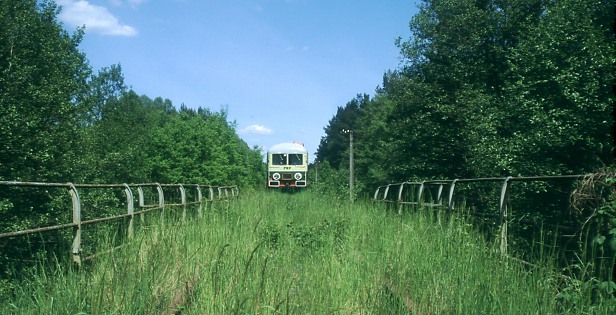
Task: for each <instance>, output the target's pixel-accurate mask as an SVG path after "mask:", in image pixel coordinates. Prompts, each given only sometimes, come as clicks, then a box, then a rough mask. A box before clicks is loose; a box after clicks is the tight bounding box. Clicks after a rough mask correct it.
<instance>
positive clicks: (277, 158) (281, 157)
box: [272, 154, 287, 165]
mask: <svg viewBox="0 0 616 315" xmlns="http://www.w3.org/2000/svg"><path fill="white" fill-rule="evenodd" d="M272 165H287V155H286V154H272Z"/></svg>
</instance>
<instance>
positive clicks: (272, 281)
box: [0, 192, 616, 314]
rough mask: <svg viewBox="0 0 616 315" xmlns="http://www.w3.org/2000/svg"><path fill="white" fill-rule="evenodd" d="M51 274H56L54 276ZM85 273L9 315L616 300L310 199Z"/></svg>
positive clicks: (239, 209) (424, 219)
mask: <svg viewBox="0 0 616 315" xmlns="http://www.w3.org/2000/svg"><path fill="white" fill-rule="evenodd" d="M50 269H53V271H49V270H50ZM85 269H87V272H84V271H81V272H74V271H71V270H66V268H63V267H58V266H56V267H55V268H49V266H46V267H43V268H41V270H47V271H44V272H43V271H40V272H38V273H37V274H36V276H35V277H34V278H33V279H34V280H32V281H28V282H26V283H24V285H23V286H21V289H20V291H19V292H17V295H16V297H15V298H14V300H12V301H8V303H0V313H2V314H5V313H6V314H10V313H15V314H35V313H36V314H78V313H81V314H161V313H163V312H165V310H166V309H168V308H170V307H171V308H172V309H173V310H174V311H178V310H181V311H182V314H228V313H250V314H258V313H263V314H276V313H282V314H325V313H327V314H329V313H340V314H391V313H394V314H395V313H409V312H410V313H416V314H532V313H534V314H566V313H570V314H579V313H598V314H610V313H614V310H616V306H615V304H614V300H613V299H612V300H607V301H606V300H603V301H600V303H598V302H597V301H595V302H594V304H592V303H593V302H591V294H590V293H589V292H587V291H584V290H581V289H580V290H577V289H571V287H569V288H567V290H564V291H563V290H562V288H561V289H559V288H557V284H558V283H559V279H560V278H559V277H558V276H556V275H555V274H552V273H550V272H547V271H542V270H533V271H530V270H528V269H526V268H524V267H523V266H520V265H518V264H517V263H515V262H513V261H507V260H503V259H501V258H500V256H499V254H498V251H497V250H496V249H494V247H493V246H491V245H490V244H486V243H485V242H484V241H482V237H480V236H478V235H477V234H476V233H475V232H473V231H472V229H471V228H470V226H469V225H468V224H464V223H463V222H461V221H460V220H456V219H454V220H451V221H448V223H446V224H440V225H439V224H435V221H434V218H431V217H430V216H429V215H422V214H418V213H415V214H406V215H395V214H392V213H386V212H385V211H383V209H377V208H373V207H371V206H369V205H368V204H365V203H361V202H357V203H355V204H354V205H352V206H351V205H349V204H347V203H346V200H344V201H342V200H336V199H334V198H329V197H323V196H317V195H314V194H312V193H310V192H304V193H300V194H294V195H287V194H279V193H274V192H272V193H266V194H262V193H261V194H256V193H255V194H244V195H242V197H241V199H240V200H237V201H234V202H232V203H231V204H230V205H228V206H226V207H225V206H224V205H222V204H221V205H218V206H217V207H216V208H215V209H212V210H209V211H208V212H207V213H205V214H204V216H203V218H201V219H199V220H197V219H193V220H188V221H187V222H185V223H181V222H178V223H176V224H175V225H173V226H172V225H171V224H168V225H167V227H166V228H165V229H160V228H151V229H147V230H145V231H143V232H140V233H138V236H137V237H136V240H135V241H134V242H132V243H131V244H129V245H128V246H126V247H124V248H123V249H121V250H120V251H117V252H115V253H114V254H112V255H106V256H102V257H101V258H99V259H97V260H96V261H95V262H94V263H93V265H91V266H89V267H87V268H85Z"/></svg>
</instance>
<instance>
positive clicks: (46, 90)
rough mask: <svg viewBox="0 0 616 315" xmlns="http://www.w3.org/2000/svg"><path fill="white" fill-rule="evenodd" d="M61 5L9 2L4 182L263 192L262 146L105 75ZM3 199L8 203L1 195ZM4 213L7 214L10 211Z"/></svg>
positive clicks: (0, 175) (1, 122)
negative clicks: (65, 20) (69, 27)
mask: <svg viewBox="0 0 616 315" xmlns="http://www.w3.org/2000/svg"><path fill="white" fill-rule="evenodd" d="M58 13H59V9H58V6H57V5H56V4H55V3H54V2H53V1H35V0H24V1H0V180H15V181H39V182H68V181H70V182H75V183H124V182H126V183H141V182H161V183H198V184H206V185H207V184H210V185H231V184H232V185H242V186H254V185H257V184H258V183H260V182H261V181H262V177H263V175H262V174H263V173H262V172H263V168H264V165H263V162H262V157H261V152H260V149H258V148H250V147H248V145H247V144H246V143H245V142H244V141H242V140H241V139H240V138H239V137H238V135H237V134H236V132H235V125H234V123H231V122H229V121H228V118H227V113H226V110H225V109H221V110H220V111H218V112H212V111H210V110H208V109H204V108H198V109H196V110H194V109H191V108H187V107H186V106H184V105H182V106H181V107H180V108H179V109H177V108H175V107H174V106H173V104H172V103H171V101H169V100H168V99H162V98H160V97H157V98H155V99H151V98H149V97H147V96H139V95H138V94H137V93H135V92H134V91H132V90H130V89H129V88H128V87H127V85H126V84H125V83H124V77H123V74H122V69H121V66H120V65H111V66H109V67H105V68H103V69H100V70H99V71H97V72H96V73H95V72H94V71H93V70H92V69H91V66H90V65H89V64H88V60H87V58H86V56H85V54H84V53H83V52H81V51H80V50H79V47H78V46H79V44H80V42H81V40H82V37H83V35H84V30H83V29H77V30H76V31H75V32H74V33H73V34H69V33H67V31H65V30H64V29H63V27H62V25H61V23H60V22H58V20H57V15H58ZM1 197H2V196H1V195H0V199H1ZM0 210H1V209H0Z"/></svg>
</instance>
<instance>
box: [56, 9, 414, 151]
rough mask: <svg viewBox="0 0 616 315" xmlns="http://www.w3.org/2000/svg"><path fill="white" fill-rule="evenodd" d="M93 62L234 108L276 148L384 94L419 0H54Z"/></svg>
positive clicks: (312, 147) (308, 139) (194, 100)
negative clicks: (343, 109) (381, 88)
mask: <svg viewBox="0 0 616 315" xmlns="http://www.w3.org/2000/svg"><path fill="white" fill-rule="evenodd" d="M56 2H57V3H58V4H59V5H61V6H62V7H63V11H62V13H61V14H60V16H59V18H60V20H61V21H62V22H63V23H64V25H65V27H66V28H67V29H69V30H74V28H75V27H76V26H81V25H85V26H86V35H85V38H84V41H83V42H82V44H81V46H80V48H81V50H82V51H83V52H84V53H85V54H86V56H87V58H88V60H89V62H90V65H91V66H92V67H93V68H94V70H95V71H98V70H99V69H100V68H102V67H106V66H110V65H112V64H121V66H122V70H123V72H124V77H125V83H126V84H127V85H129V86H130V87H131V88H132V89H133V90H135V92H137V93H138V94H140V95H142V94H145V95H147V96H148V97H150V98H155V97H159V96H160V97H162V98H168V99H170V100H171V101H172V102H173V104H174V105H175V107H176V108H179V107H180V105H181V104H185V105H186V106H187V107H192V108H197V107H204V108H209V109H211V110H213V111H218V110H220V109H221V108H223V107H224V108H227V109H228V118H229V120H231V121H236V123H237V133H238V134H239V135H240V137H242V139H244V140H245V141H246V142H247V143H248V145H250V146H251V147H252V146H254V145H257V146H260V147H262V148H263V149H264V150H267V148H268V147H270V146H272V145H274V144H277V143H281V142H292V141H301V142H303V143H304V144H305V146H306V148H307V149H308V152H309V153H310V155H311V157H310V160H313V158H314V152H315V151H316V150H317V147H318V145H319V141H320V140H321V137H322V136H324V131H323V128H324V127H325V126H326V125H327V123H328V121H329V120H330V119H331V118H332V117H333V115H334V114H335V113H336V110H337V108H338V107H339V106H344V105H345V104H346V103H347V102H348V101H350V100H351V99H353V98H354V97H355V96H356V95H357V94H358V93H367V94H370V95H371V96H373V95H374V91H375V89H376V87H377V86H378V85H379V84H381V81H382V78H383V73H384V72H385V71H386V70H388V69H395V68H397V67H398V64H399V62H400V59H399V50H398V48H397V47H396V46H395V45H394V40H395V39H396V38H397V37H402V38H403V39H407V38H408V37H409V36H410V32H409V29H408V22H409V20H410V19H411V17H412V16H413V15H414V14H416V13H417V10H418V9H417V4H416V3H419V1H418V0H380V1H377V0H56Z"/></svg>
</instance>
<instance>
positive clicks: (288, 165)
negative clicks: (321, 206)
mask: <svg viewBox="0 0 616 315" xmlns="http://www.w3.org/2000/svg"><path fill="white" fill-rule="evenodd" d="M307 174H308V151H307V150H306V148H304V145H303V144H301V143H299V142H292V143H280V144H276V145H274V146H272V147H271V148H269V150H267V186H268V187H275V188H297V187H306V186H307V183H308V181H307V179H306V175H307Z"/></svg>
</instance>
